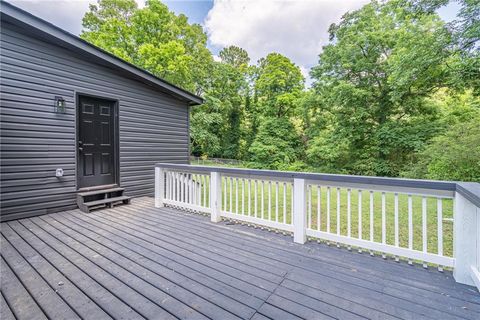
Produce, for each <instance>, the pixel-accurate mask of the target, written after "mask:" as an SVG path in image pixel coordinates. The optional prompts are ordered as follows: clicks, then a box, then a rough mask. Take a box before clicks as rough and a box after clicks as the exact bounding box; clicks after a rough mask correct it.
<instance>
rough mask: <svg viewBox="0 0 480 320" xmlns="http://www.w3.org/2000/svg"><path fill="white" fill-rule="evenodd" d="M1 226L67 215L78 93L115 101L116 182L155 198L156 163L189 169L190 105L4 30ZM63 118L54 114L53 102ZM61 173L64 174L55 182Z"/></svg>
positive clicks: (0, 111) (72, 199) (73, 187)
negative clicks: (60, 102)
mask: <svg viewBox="0 0 480 320" xmlns="http://www.w3.org/2000/svg"><path fill="white" fill-rule="evenodd" d="M0 34H1V39H0V41H1V43H2V51H1V53H0V62H1V64H0V71H1V74H2V77H1V88H0V92H1V96H0V115H1V119H0V131H1V138H2V140H1V145H0V151H1V158H0V164H1V170H0V171H1V173H2V176H1V179H0V181H1V185H0V188H1V195H0V197H1V200H2V201H1V211H2V220H5V219H13V218H22V217H28V216H34V215H39V214H45V213H50V212H56V211H61V210H67V209H72V208H74V207H76V205H75V194H76V167H75V163H76V160H75V158H76V145H75V139H76V129H75V126H76V125H75V122H76V95H75V93H84V94H90V95H95V96H99V97H104V98H106V99H115V100H117V101H118V102H119V124H120V128H119V146H120V184H121V186H122V187H125V188H126V194H127V195H130V196H144V195H152V194H153V179H154V169H153V168H154V165H155V163H157V162H176V163H188V161H189V134H188V126H189V119H188V109H189V108H188V106H187V105H186V102H183V101H181V100H178V99H176V98H174V97H173V96H171V95H169V94H166V93H162V92H159V91H157V90H153V89H152V88H151V87H150V86H148V85H145V84H143V83H141V82H139V81H138V80H136V79H129V78H126V77H125V75H124V74H122V73H121V72H120V71H118V70H112V69H109V68H107V67H104V66H102V65H99V64H95V63H93V62H92V61H89V60H86V59H85V58H84V57H82V56H81V55H79V54H77V53H75V52H71V51H68V50H66V49H64V48H60V47H58V46H55V45H53V44H50V43H47V42H44V41H41V40H39V39H35V38H32V37H31V36H30V35H29V34H28V32H24V31H21V30H19V29H18V27H16V26H12V25H10V24H8V23H7V24H2V30H1V31H0ZM57 95H58V96H62V97H63V98H64V99H65V100H66V103H67V104H66V113H65V114H57V113H54V112H53V110H54V107H53V101H54V97H55V96H57ZM57 168H62V169H63V170H64V176H63V177H61V178H57V177H55V170H56V169H57Z"/></svg>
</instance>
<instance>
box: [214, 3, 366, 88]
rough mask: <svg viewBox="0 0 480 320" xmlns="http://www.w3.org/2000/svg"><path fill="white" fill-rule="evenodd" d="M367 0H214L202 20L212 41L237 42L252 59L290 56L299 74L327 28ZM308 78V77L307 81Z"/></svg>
mask: <svg viewBox="0 0 480 320" xmlns="http://www.w3.org/2000/svg"><path fill="white" fill-rule="evenodd" d="M367 2H368V0H296V1H295V0H289V1H288V0H284V1H278V0H277V1H275V0H256V1H255V0H252V1H248V0H244V1H234V0H215V2H214V5H213V8H212V9H211V10H210V12H209V13H208V16H207V17H206V19H205V28H206V31H207V33H208V36H209V41H210V44H211V45H212V46H214V47H218V48H222V47H225V46H229V45H236V46H239V47H242V48H243V49H245V50H247V52H248V53H249V54H250V57H251V59H252V61H253V62H255V61H256V60H258V59H259V58H261V57H264V56H266V55H267V54H268V53H270V52H278V53H281V54H283V55H285V56H287V57H289V58H290V59H291V60H292V61H293V62H295V63H296V64H297V65H299V66H300V67H301V70H302V73H303V74H304V75H305V74H306V73H308V72H307V71H308V69H309V68H310V67H311V66H313V65H315V64H316V63H317V60H318V54H319V53H320V51H321V49H322V46H323V45H325V44H326V43H327V42H328V32H327V30H328V27H329V26H330V24H331V23H334V22H338V21H340V18H341V16H342V15H343V14H344V13H345V12H347V11H350V10H355V9H358V8H360V7H361V6H362V5H364V4H365V3H367ZM307 82H308V79H307Z"/></svg>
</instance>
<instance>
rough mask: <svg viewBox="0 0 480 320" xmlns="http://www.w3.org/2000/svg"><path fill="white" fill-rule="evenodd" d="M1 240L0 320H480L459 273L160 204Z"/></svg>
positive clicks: (11, 225)
mask: <svg viewBox="0 0 480 320" xmlns="http://www.w3.org/2000/svg"><path fill="white" fill-rule="evenodd" d="M0 239H1V242H2V246H1V263H2V270H1V278H2V281H1V282H2V286H1V297H0V298H1V301H0V302H1V312H0V317H1V318H2V319H31V318H37V319H45V318H64V319H74V318H84V319H85V318H95V319H109V318H118V319H120V318H123V319H141V318H149V319H169V318H172V319H174V318H178V319H203V318H205V319H207V318H208V319H253V320H265V319H480V294H479V293H478V291H476V289H474V288H472V287H469V286H464V285H460V284H457V283H455V282H454V280H453V278H452V275H451V272H448V271H446V272H444V273H439V272H437V271H435V270H423V269H422V268H420V267H411V266H408V265H407V264H405V263H396V262H394V261H391V260H383V259H381V258H379V257H370V256H369V255H368V254H365V253H364V254H359V253H356V252H349V251H347V250H344V249H338V248H334V247H328V246H326V245H324V244H317V243H308V244H306V245H297V244H294V243H293V241H292V239H291V237H290V236H283V235H280V234H275V233H271V232H267V231H265V230H259V229H254V228H251V227H247V226H242V225H240V224H231V223H226V222H222V223H218V224H213V223H211V222H209V219H208V217H205V216H201V215H196V214H189V213H185V212H181V211H178V210H176V209H172V208H161V209H157V208H154V207H153V199H151V198H139V199H134V200H133V203H132V204H131V205H127V206H120V207H115V208H112V209H105V210H100V211H95V212H92V213H90V214H85V213H82V212H80V211H79V210H72V211H66V212H62V213H56V214H50V215H45V216H40V217H35V218H29V219H23V220H17V221H11V222H6V223H2V226H1V237H0ZM59 283H61V285H59Z"/></svg>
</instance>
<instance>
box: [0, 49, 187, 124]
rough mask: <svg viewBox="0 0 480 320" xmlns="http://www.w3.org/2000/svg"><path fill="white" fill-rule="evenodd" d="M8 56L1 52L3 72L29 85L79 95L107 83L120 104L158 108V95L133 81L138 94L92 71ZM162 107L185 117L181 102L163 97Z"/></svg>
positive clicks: (114, 80) (99, 88) (19, 56)
mask: <svg viewBox="0 0 480 320" xmlns="http://www.w3.org/2000/svg"><path fill="white" fill-rule="evenodd" d="M7 52H8V50H4V51H2V56H1V59H2V61H3V63H4V65H3V66H2V70H4V71H11V72H12V73H16V74H20V75H23V76H26V77H28V76H30V77H31V78H30V79H29V81H30V82H37V83H40V84H41V82H39V81H44V82H45V83H46V85H50V86H51V87H55V86H56V85H58V84H63V87H62V88H69V89H71V90H76V91H80V90H81V89H91V88H92V89H96V90H102V88H105V84H106V83H108V85H109V86H108V89H109V92H111V93H114V94H115V95H116V96H118V97H120V98H121V100H125V101H126V102H131V101H133V102H135V101H138V100H142V101H143V102H144V103H145V105H146V106H155V105H156V104H157V103H158V92H155V91H153V90H151V89H150V90H144V89H145V88H148V87H147V86H141V87H139V86H138V82H136V81H132V85H133V86H134V87H139V90H135V91H132V90H131V89H132V87H125V83H123V84H122V85H118V83H117V81H118V77H112V78H105V79H99V74H98V73H95V72H93V71H92V73H91V75H90V77H89V76H88V70H83V72H82V73H81V74H79V73H78V69H75V68H71V67H65V68H64V69H55V67H57V68H58V65H55V64H50V63H51V62H49V61H48V60H46V59H41V60H40V59H39V60H38V62H37V63H31V62H29V61H22V60H21V59H20V58H21V57H22V55H23V53H17V54H16V55H14V56H13V57H9V56H6V55H5V54H6V53H7ZM27 58H28V59H37V58H36V57H32V56H27ZM8 62H10V64H7V63H8ZM68 69H71V70H68ZM110 72H111V71H110ZM142 87H144V88H142ZM153 92H154V93H153ZM162 104H163V105H164V106H165V110H169V111H173V112H177V114H178V115H181V114H182V109H183V107H180V106H179V104H178V101H176V100H173V99H171V98H169V97H166V96H164V97H162Z"/></svg>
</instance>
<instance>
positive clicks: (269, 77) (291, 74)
mask: <svg viewBox="0 0 480 320" xmlns="http://www.w3.org/2000/svg"><path fill="white" fill-rule="evenodd" d="M304 81H305V79H304V78H303V76H302V73H301V72H300V68H299V67H298V66H296V65H295V64H294V63H293V62H291V61H290V59H288V58H287V57H285V56H282V55H281V54H278V53H270V54H269V55H267V57H266V58H262V59H260V60H259V61H258V68H257V70H256V77H255V86H254V88H255V95H256V98H257V104H258V105H259V106H258V109H257V110H258V112H259V113H260V114H261V115H262V116H268V117H288V116H290V115H291V113H292V111H293V109H294V103H295V101H296V99H298V98H299V96H300V94H301V92H302V90H303V88H304Z"/></svg>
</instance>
